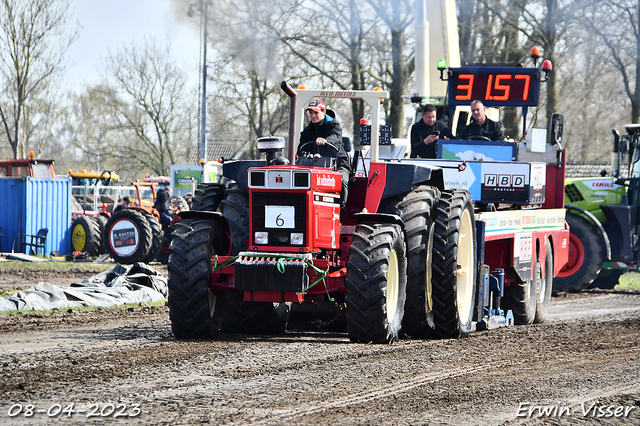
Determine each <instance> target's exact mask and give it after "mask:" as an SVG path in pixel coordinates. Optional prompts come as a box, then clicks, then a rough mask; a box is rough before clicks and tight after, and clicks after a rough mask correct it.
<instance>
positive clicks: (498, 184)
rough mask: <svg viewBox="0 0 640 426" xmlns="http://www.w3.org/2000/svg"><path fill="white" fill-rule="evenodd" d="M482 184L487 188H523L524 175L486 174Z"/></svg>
mask: <svg viewBox="0 0 640 426" xmlns="http://www.w3.org/2000/svg"><path fill="white" fill-rule="evenodd" d="M484 186H485V187H488V188H505V189H507V188H524V186H525V176H524V175H509V174H486V175H484Z"/></svg>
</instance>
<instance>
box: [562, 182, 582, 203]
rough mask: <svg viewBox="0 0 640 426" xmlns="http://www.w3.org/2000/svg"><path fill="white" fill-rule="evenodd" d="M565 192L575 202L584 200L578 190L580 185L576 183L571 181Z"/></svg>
mask: <svg viewBox="0 0 640 426" xmlns="http://www.w3.org/2000/svg"><path fill="white" fill-rule="evenodd" d="M564 193H565V195H566V196H567V197H568V198H569V201H571V202H572V203H575V202H577V201H584V197H583V196H582V194H581V193H580V191H578V187H576V185H575V184H573V183H570V184H568V185H566V186H565V187H564Z"/></svg>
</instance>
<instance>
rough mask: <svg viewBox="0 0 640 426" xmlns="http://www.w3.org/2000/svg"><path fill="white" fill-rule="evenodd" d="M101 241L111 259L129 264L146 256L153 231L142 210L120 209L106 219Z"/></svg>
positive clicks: (140, 260)
mask: <svg viewBox="0 0 640 426" xmlns="http://www.w3.org/2000/svg"><path fill="white" fill-rule="evenodd" d="M102 241H103V242H104V245H105V249H106V251H107V253H108V254H109V256H111V258H113V260H115V261H116V262H118V263H121V264H124V265H131V264H134V263H136V262H143V261H144V260H145V259H146V258H147V256H148V255H149V251H150V250H151V245H152V243H153V232H152V229H151V226H150V225H149V221H148V220H147V218H146V217H145V216H144V215H143V214H142V212H140V211H139V210H135V209H122V210H120V211H117V212H116V213H114V214H113V215H112V216H111V217H110V218H109V220H108V221H107V224H106V226H105V228H104V231H103V233H102Z"/></svg>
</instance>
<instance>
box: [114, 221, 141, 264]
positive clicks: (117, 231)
mask: <svg viewBox="0 0 640 426" xmlns="http://www.w3.org/2000/svg"><path fill="white" fill-rule="evenodd" d="M109 245H110V247H111V250H113V252H114V253H116V254H117V255H118V256H122V257H128V256H131V255H132V254H133V253H135V251H136V250H137V249H138V246H139V245H140V230H139V229H138V226H137V225H136V224H135V223H134V222H133V221H132V220H130V219H128V218H124V219H119V220H117V221H116V222H114V223H113V225H111V229H109Z"/></svg>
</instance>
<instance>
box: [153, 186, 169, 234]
mask: <svg viewBox="0 0 640 426" xmlns="http://www.w3.org/2000/svg"><path fill="white" fill-rule="evenodd" d="M153 208H154V209H156V210H157V211H158V213H160V223H161V224H162V229H164V231H165V232H167V231H168V230H169V225H171V187H170V186H167V187H166V188H165V189H160V190H158V192H157V193H156V200H155V201H154V203H153Z"/></svg>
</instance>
